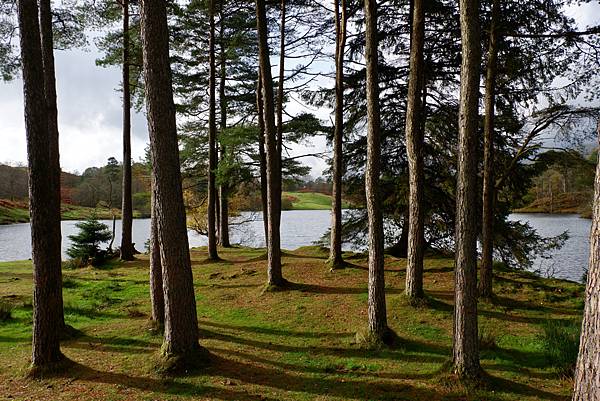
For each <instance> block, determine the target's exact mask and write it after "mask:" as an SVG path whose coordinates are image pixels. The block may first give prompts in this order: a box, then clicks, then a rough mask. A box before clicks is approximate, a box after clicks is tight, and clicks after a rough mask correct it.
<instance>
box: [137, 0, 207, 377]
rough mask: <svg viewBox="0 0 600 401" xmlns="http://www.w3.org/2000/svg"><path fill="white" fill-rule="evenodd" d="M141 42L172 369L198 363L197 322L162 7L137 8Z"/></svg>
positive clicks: (149, 3) (152, 1)
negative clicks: (139, 11) (139, 15)
mask: <svg viewBox="0 0 600 401" xmlns="http://www.w3.org/2000/svg"><path fill="white" fill-rule="evenodd" d="M141 31H142V34H141V38H142V50H143V59H144V78H145V80H144V81H145V84H146V108H147V117H148V130H149V133H150V153H151V157H152V174H153V180H154V183H155V188H154V192H155V208H156V209H155V210H156V215H157V219H156V223H157V226H158V227H157V229H158V237H159V243H160V259H161V264H162V275H163V288H164V299H165V332H164V342H163V346H162V349H161V352H162V354H163V356H164V358H165V360H166V361H171V363H173V362H174V363H175V366H173V368H174V369H185V368H186V367H187V366H188V365H193V364H195V363H198V362H200V361H199V360H198V359H194V358H195V357H196V356H198V353H199V351H200V349H201V347H200V345H199V343H198V319H197V316H196V300H195V296H194V286H193V278H192V269H191V263H190V254H189V246H188V238H187V227H186V217H185V208H184V205H183V192H182V187H181V172H180V170H179V166H180V164H179V148H178V143H177V125H176V122H175V105H174V103H173V89H172V78H171V66H170V64H169V33H168V29H167V12H166V4H165V2H164V1H161V0H143V1H142V2H141Z"/></svg>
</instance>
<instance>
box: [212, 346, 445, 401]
mask: <svg viewBox="0 0 600 401" xmlns="http://www.w3.org/2000/svg"><path fill="white" fill-rule="evenodd" d="M207 374H216V375H218V376H225V377H228V378H229V379H232V380H236V381H239V382H243V383H247V384H252V385H258V386H265V387H270V388H276V389H279V390H283V391H295V392H301V393H305V394H312V395H313V396H335V397H340V398H342V399H356V398H359V399H360V398H362V399H382V398H384V397H385V399H407V400H408V399H428V398H431V399H435V398H438V394H437V392H435V391H432V390H430V389H427V388H423V387H419V388H415V387H413V386H410V385H408V384H405V383H398V382H393V381H390V380H380V381H375V380H355V379H354V378H350V377H344V378H338V377H332V376H323V375H322V374H321V375H297V374H290V373H288V372H287V371H286V370H281V369H271V368H266V367H264V366H257V365H254V364H249V363H246V362H242V361H240V360H237V359H230V358H225V357H222V356H219V355H214V356H213V365H212V366H211V368H210V370H209V371H208V372H207Z"/></svg>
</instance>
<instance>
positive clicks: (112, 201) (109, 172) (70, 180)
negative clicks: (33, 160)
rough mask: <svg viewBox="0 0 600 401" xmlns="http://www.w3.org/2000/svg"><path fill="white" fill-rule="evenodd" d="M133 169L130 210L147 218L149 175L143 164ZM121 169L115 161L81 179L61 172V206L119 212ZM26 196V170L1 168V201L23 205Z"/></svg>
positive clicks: (21, 168)
mask: <svg viewBox="0 0 600 401" xmlns="http://www.w3.org/2000/svg"><path fill="white" fill-rule="evenodd" d="M132 167H133V169H132V187H133V197H132V200H133V208H134V209H135V210H136V211H137V212H138V215H139V216H149V215H150V175H149V169H148V166H147V165H146V164H143V163H134V164H133V166H132ZM121 171H122V170H121V165H120V164H119V163H118V162H117V161H116V160H115V159H114V158H111V159H109V162H108V163H107V164H106V165H105V166H102V167H89V168H87V169H86V170H85V171H84V172H83V173H82V174H81V175H78V174H71V173H67V172H64V171H63V172H61V202H62V203H63V204H68V205H75V206H85V207H89V208H116V209H118V208H119V205H120V204H121V201H122V193H121V190H120V182H121V179H122V177H121V176H122V172H121ZM28 196H29V191H28V186H27V168H26V167H12V166H8V165H5V164H0V199H7V200H11V201H26V200H27V198H28Z"/></svg>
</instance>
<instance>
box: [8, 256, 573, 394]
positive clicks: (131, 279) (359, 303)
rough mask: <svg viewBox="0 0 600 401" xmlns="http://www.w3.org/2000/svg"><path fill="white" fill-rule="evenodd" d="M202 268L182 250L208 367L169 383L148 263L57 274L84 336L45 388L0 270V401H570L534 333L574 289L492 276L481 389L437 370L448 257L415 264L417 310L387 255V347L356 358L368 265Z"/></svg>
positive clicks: (310, 260)
mask: <svg viewBox="0 0 600 401" xmlns="http://www.w3.org/2000/svg"><path fill="white" fill-rule="evenodd" d="M220 251H221V257H222V258H223V261H222V262H219V263H208V262H206V260H205V257H206V253H205V249H196V250H193V251H192V252H191V256H192V263H193V271H194V286H195V289H196V301H197V307H198V319H199V325H200V335H201V340H200V341H201V344H202V345H203V346H204V347H206V348H207V349H208V350H209V351H210V353H211V365H210V366H209V367H207V368H205V369H204V370H201V371H198V372H194V373H192V374H189V375H187V376H183V377H177V378H167V377H161V376H159V375H158V374H156V373H154V371H153V364H154V361H155V358H156V355H157V353H158V350H159V348H160V345H161V338H160V336H157V335H155V334H153V333H152V331H150V330H149V325H148V316H149V313H150V305H149V293H148V285H147V281H148V258H147V256H144V255H142V256H140V258H139V259H138V260H136V261H133V262H127V263H122V262H117V261H115V262H113V263H111V264H109V265H107V266H105V267H103V268H85V269H79V270H65V271H64V285H63V287H64V300H65V317H66V321H67V323H68V324H70V325H72V326H74V327H75V328H77V329H79V330H81V331H82V332H83V336H81V337H79V338H76V339H72V340H68V341H65V342H63V344H62V350H63V352H64V354H65V355H66V356H67V357H69V358H70V359H71V360H73V361H75V362H76V364H75V365H74V367H72V368H71V371H69V372H68V373H65V374H63V375H60V376H57V377H50V378H46V379H42V380H30V379H26V378H25V372H26V369H27V361H28V359H29V357H30V348H31V347H30V342H31V318H32V309H31V285H32V283H31V280H32V273H31V262H29V261H23V262H4V263H0V297H1V299H2V300H3V302H5V303H7V302H8V303H10V304H11V305H12V306H13V307H14V309H13V310H12V318H11V319H9V320H6V321H4V322H0V399H7V400H9V399H10V400H78V401H81V400H167V399H168V400H191V399H194V400H203V399H206V400H313V399H317V400H365V399H370V400H426V401H438V400H440V401H441V400H445V401H451V400H455V401H458V400H490V401H495V400H568V399H569V393H570V391H571V386H572V383H571V382H570V381H569V380H568V379H563V378H561V377H560V375H559V374H558V373H557V372H556V371H555V370H553V369H552V368H550V367H548V362H549V361H548V359H547V356H546V354H545V353H544V347H543V340H542V333H543V329H542V328H543V325H544V324H547V322H548V321H554V322H558V321H560V322H572V321H578V320H579V319H580V315H581V311H582V296H583V292H584V288H583V286H581V285H579V284H576V283H571V282H566V281H559V280H550V279H541V278H538V277H535V276H533V275H531V274H528V273H523V272H521V273H518V272H508V271H505V270H498V271H496V272H495V291H496V294H498V297H497V299H496V300H495V301H494V303H480V307H479V314H480V317H479V325H480V328H481V332H482V333H483V337H484V338H486V339H487V340H486V341H485V342H486V344H487V346H486V347H484V349H483V350H482V351H481V363H482V367H483V368H484V369H485V372H487V376H486V378H485V380H484V382H483V383H484V384H483V387H482V388H479V389H474V388H469V387H464V386H462V385H461V384H459V383H457V382H456V381H455V380H453V379H452V377H451V376H450V375H448V374H447V373H444V369H443V366H445V365H447V363H448V361H449V360H450V358H451V353H452V309H453V306H452V303H453V261H452V260H451V259H447V258H438V257H430V258H428V259H427V260H426V262H425V288H426V291H427V294H428V297H429V298H428V302H427V305H425V306H421V307H418V308H415V307H412V306H410V305H409V304H408V303H407V302H406V299H405V298H404V296H403V295H402V293H403V289H404V278H405V263H406V261H405V259H397V258H393V257H389V258H387V259H386V291H387V311H388V312H387V313H388V324H389V326H390V327H391V328H392V329H393V330H395V331H396V333H397V334H398V335H399V338H400V340H399V342H398V344H397V346H396V347H395V348H391V349H380V350H366V349H361V348H360V347H359V346H358V345H357V344H356V343H355V333H356V332H357V331H358V330H360V329H361V328H363V327H365V325H366V321H367V308H366V305H367V270H366V267H365V266H366V257H365V256H364V255H350V254H347V255H346V256H347V260H348V261H349V262H350V264H349V266H348V267H347V268H346V269H344V270H338V271H335V272H330V271H329V269H328V268H327V267H326V265H325V263H324V262H325V260H326V258H327V253H326V252H325V251H324V250H323V249H320V248H316V247H305V248H300V249H297V250H295V251H288V252H285V253H284V258H283V263H284V265H283V271H284V275H285V277H286V278H287V279H288V280H290V281H291V282H293V283H296V285H295V286H294V287H293V288H294V289H292V290H288V291H282V292H267V293H263V291H262V290H263V288H264V283H265V277H266V272H265V262H264V257H263V255H264V249H263V250H260V249H248V248H231V249H227V250H225V249H221V250H220Z"/></svg>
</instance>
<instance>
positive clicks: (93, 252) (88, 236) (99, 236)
mask: <svg viewBox="0 0 600 401" xmlns="http://www.w3.org/2000/svg"><path fill="white" fill-rule="evenodd" d="M75 227H77V228H78V229H79V233H77V234H74V235H69V239H70V240H71V242H72V245H71V247H70V248H69V249H67V255H69V257H70V258H72V259H80V260H81V261H82V263H81V264H82V265H84V266H85V265H86V264H88V263H91V264H92V266H98V265H100V264H102V263H103V262H104V261H105V260H106V259H107V256H108V253H107V251H106V250H101V249H100V244H101V243H103V242H106V241H109V240H110V239H111V238H112V233H111V232H110V230H109V228H108V226H107V225H106V224H103V223H100V222H99V221H98V220H96V218H95V217H91V218H89V219H87V220H85V221H82V222H79V223H77V224H76V225H75Z"/></svg>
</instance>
